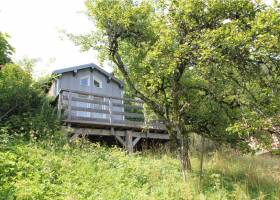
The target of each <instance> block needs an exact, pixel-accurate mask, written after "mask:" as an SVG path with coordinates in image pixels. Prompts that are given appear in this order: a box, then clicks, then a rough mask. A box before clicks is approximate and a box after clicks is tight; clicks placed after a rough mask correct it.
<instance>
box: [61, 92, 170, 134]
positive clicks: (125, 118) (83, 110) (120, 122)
mask: <svg viewBox="0 0 280 200" xmlns="http://www.w3.org/2000/svg"><path fill="white" fill-rule="evenodd" d="M58 110H59V113H60V114H59V115H60V116H61V119H62V120H63V121H64V122H66V123H71V125H75V126H79V127H91V126H92V127H95V128H96V127H97V128H98V127H99V128H104V127H105V128H106V127H108V128H109V127H114V128H117V129H131V130H137V131H139V130H143V129H146V130H153V131H157V132H160V131H162V132H165V131H166V127H165V125H164V123H163V122H161V121H157V120H147V118H146V117H145V114H144V112H143V110H144V108H143V102H142V101H141V100H136V99H129V98H119V97H111V96H106V95H100V94H93V93H88V92H81V91H73V90H61V92H60V93H59V98H58Z"/></svg>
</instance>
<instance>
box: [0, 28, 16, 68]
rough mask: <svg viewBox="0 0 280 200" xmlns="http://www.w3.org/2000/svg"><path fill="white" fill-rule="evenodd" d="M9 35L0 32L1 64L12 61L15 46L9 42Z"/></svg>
mask: <svg viewBox="0 0 280 200" xmlns="http://www.w3.org/2000/svg"><path fill="white" fill-rule="evenodd" d="M8 38H9V36H8V35H7V34H5V33H1V32H0V65H4V64H6V63H10V62H12V60H11V55H12V54H13V52H14V48H13V47H12V46H11V45H10V44H9V43H8Z"/></svg>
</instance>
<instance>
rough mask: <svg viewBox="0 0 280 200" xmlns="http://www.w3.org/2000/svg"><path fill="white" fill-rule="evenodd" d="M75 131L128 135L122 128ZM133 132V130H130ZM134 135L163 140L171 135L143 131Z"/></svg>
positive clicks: (92, 133) (77, 131)
mask: <svg viewBox="0 0 280 200" xmlns="http://www.w3.org/2000/svg"><path fill="white" fill-rule="evenodd" d="M73 129H74V133H79V134H83V133H86V134H87V135H100V136H120V137H123V136H126V135H127V131H121V130H114V131H113V132H112V129H110V130H108V129H94V128H73ZM129 131H130V132H132V131H131V130H129ZM131 134H132V137H136V138H152V139H162V140H168V139H169V135H168V134H166V133H165V134H164V133H143V132H134V131H133V132H132V133H131Z"/></svg>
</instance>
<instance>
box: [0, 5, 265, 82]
mask: <svg viewBox="0 0 280 200" xmlns="http://www.w3.org/2000/svg"><path fill="white" fill-rule="evenodd" d="M265 1H266V2H267V3H269V2H271V0H265ZM84 10H85V7H84V1H83V0H0V31H1V32H6V33H8V34H9V35H10V37H11V38H10V40H9V42H10V44H11V45H12V46H13V47H14V48H15V49H16V52H15V54H14V60H16V61H17V60H20V59H22V58H24V57H28V58H36V59H38V62H37V64H36V66H35V67H34V75H35V76H36V77H38V76H41V75H45V74H48V73H51V72H52V71H53V70H55V69H60V68H64V67H71V66H75V65H81V64H86V63H91V62H94V63H96V64H99V63H98V59H97V52H94V51H90V52H81V51H80V49H79V47H77V46H75V45H74V44H73V43H72V42H71V41H70V40H68V39H67V38H64V39H63V40H62V39H61V36H62V34H61V32H60V30H66V31H67V32H70V33H75V34H79V33H86V32H88V31H90V30H93V29H94V25H93V24H92V23H91V22H90V21H89V20H88V18H87V16H86V15H85V14H83V13H82V11H84ZM105 70H107V71H109V72H110V71H111V68H110V67H105Z"/></svg>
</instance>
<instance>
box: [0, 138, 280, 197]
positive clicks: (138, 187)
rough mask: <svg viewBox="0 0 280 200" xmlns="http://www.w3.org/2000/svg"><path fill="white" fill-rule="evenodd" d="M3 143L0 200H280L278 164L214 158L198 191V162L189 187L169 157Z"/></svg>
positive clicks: (90, 146) (97, 147)
mask: <svg viewBox="0 0 280 200" xmlns="http://www.w3.org/2000/svg"><path fill="white" fill-rule="evenodd" d="M4 141H6V142H3V140H1V144H0V199H3V200H6V199H53V200H56V199H63V200H64V199H68V200H72V199H75V200H86V199H92V200H95V199H100V200H101V199H104V200H109V199H112V200H115V199H131V200H132V199H133V200H134V199H139V200H140V199H141V200H144V199H160V200H162V199H166V200H170V199H176V200H177V199H213V200H217V199H222V200H226V199H239V200H245V199H248V200H249V199H271V200H272V199H273V200H277V199H279V197H280V174H279V166H280V161H279V160H276V159H275V160H274V159H272V158H265V159H262V158H259V157H255V158H254V157H251V156H240V155H237V154H235V153H233V152H227V153H226V154H219V153H214V154H213V155H210V156H209V157H208V159H207V161H206V167H205V175H204V180H203V184H202V188H200V184H199V178H198V176H197V174H198V160H197V159H196V158H193V159H192V162H193V171H192V172H191V173H190V178H189V182H188V183H184V182H183V180H182V178H181V169H180V164H179V161H178V159H176V157H175V158H173V157H172V155H171V154H168V153H155V152H154V153H151V152H142V153H139V154H134V155H127V154H126V153H125V152H124V151H122V150H120V149H118V148H106V147H102V146H100V145H98V144H90V143H84V142H81V141H78V142H77V143H75V144H68V143H67V142H65V143H64V142H62V140H61V139H59V138H56V139H55V140H48V141H44V142H22V141H18V140H16V141H14V140H7V139H6V140H4Z"/></svg>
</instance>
